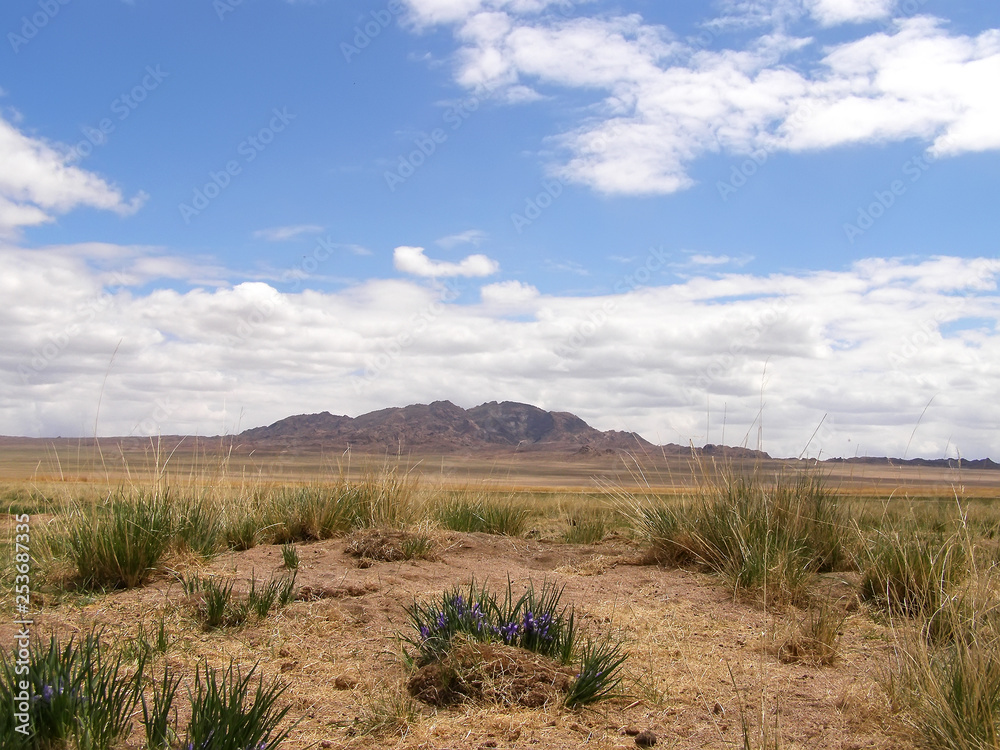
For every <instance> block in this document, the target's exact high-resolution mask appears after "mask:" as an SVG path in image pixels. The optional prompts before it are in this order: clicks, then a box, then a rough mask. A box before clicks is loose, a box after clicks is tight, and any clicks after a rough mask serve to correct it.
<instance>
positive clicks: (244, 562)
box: [0, 533, 913, 750]
mask: <svg viewBox="0 0 1000 750" xmlns="http://www.w3.org/2000/svg"><path fill="white" fill-rule="evenodd" d="M351 541H352V540H351V539H350V538H347V539H336V540H330V541H324V542H317V543H311V544H301V545H298V550H299V555H300V557H301V564H300V567H299V572H298V578H297V583H296V586H297V588H298V589H299V592H300V597H301V600H299V601H296V602H294V603H293V604H291V605H289V606H288V607H286V608H284V609H283V610H280V611H277V612H272V613H271V614H270V615H269V616H268V618H267V619H266V620H264V621H263V622H261V623H259V624H255V625H250V626H246V627H242V628H226V629H219V630H213V631H205V630H203V629H202V628H201V627H200V625H199V624H198V623H197V622H196V620H195V619H194V618H193V616H192V609H191V603H190V601H188V600H186V598H185V595H184V592H183V590H182V587H181V584H180V583H179V582H178V580H176V579H174V578H171V577H169V576H166V577H161V578H160V579H158V580H155V581H153V582H152V583H151V584H150V585H148V586H146V587H144V588H141V589H135V590H131V591H123V592H115V593H110V594H104V595H95V596H90V597H86V598H84V597H79V596H70V597H67V598H66V599H65V600H63V601H61V602H57V601H55V600H50V601H48V602H45V603H44V606H43V608H42V611H41V613H40V614H39V615H38V616H37V617H36V624H35V626H34V632H35V633H36V634H37V635H43V636H44V635H45V634H47V633H49V632H58V633H60V634H62V635H63V636H66V635H68V634H70V633H84V632H88V631H89V629H90V628H91V627H92V626H94V625H97V626H99V627H102V628H104V634H105V635H104V637H105V638H106V639H107V640H108V641H112V642H118V643H125V642H126V640H127V639H128V638H130V637H132V636H134V635H135V633H136V632H137V629H138V626H139V623H142V625H143V627H144V628H145V629H146V631H147V632H151V631H153V630H155V628H156V625H157V624H158V623H159V621H160V619H161V618H162V619H164V620H165V622H166V623H167V627H168V630H169V633H170V645H169V648H168V650H167V652H166V656H165V657H159V659H160V660H161V661H162V660H163V659H164V658H165V659H166V661H167V663H168V664H170V665H171V666H172V667H174V668H177V669H180V670H181V671H182V672H183V673H184V674H186V675H193V673H194V665H195V664H196V663H197V661H198V660H199V659H200V658H202V657H208V659H209V660H210V662H211V663H212V664H213V665H215V666H225V665H227V664H228V662H229V658H230V657H233V658H235V659H236V660H237V662H238V663H240V664H242V665H243V667H244V668H245V669H246V668H249V667H250V666H251V665H252V664H254V663H255V662H257V661H258V660H259V661H260V665H261V666H260V668H261V670H262V671H263V673H264V674H265V675H267V676H268V677H271V676H277V677H279V678H280V679H282V680H283V681H285V682H287V684H288V685H289V687H288V690H287V692H286V693H285V694H284V696H283V698H282V699H283V700H285V701H287V702H288V703H290V704H291V706H292V708H291V711H290V713H289V717H291V718H296V719H297V718H301V719H302V720H301V723H299V724H298V726H297V727H296V728H295V730H294V731H293V733H292V735H291V739H290V741H289V742H287V743H286V744H285V745H284V746H285V747H288V748H294V749H295V750H298V749H299V748H306V747H321V748H367V747H373V746H378V747H388V748H400V749H403V748H405V749H407V750H411V749H412V750H417V749H418V748H435V749H437V748H440V749H442V750H443V749H445V748H453V749H455V750H458V749H460V748H461V749H466V748H469V749H471V748H476V749H478V748H512V749H513V748H578V747H592V748H622V747H636V742H635V741H634V735H635V733H636V732H638V731H640V730H649V731H651V732H652V733H654V734H655V736H656V738H657V743H656V747H666V748H724V747H744V742H743V734H742V732H743V726H744V725H746V726H748V727H749V729H750V744H749V745H748V747H752V748H764V747H770V746H773V744H765V742H764V740H763V739H762V734H761V732H762V726H763V727H764V728H765V729H766V730H767V731H768V732H769V733H770V735H771V739H772V740H773V739H778V738H779V737H780V746H781V747H783V748H788V749H793V748H843V749H844V750H858V749H860V748H907V747H912V746H913V745H912V743H911V740H910V739H909V737H908V735H907V734H906V732H905V730H904V729H903V727H902V725H901V722H899V721H898V720H897V719H896V718H894V716H893V713H892V712H891V711H890V707H889V705H888V701H887V698H886V696H885V693H884V691H883V690H882V688H881V687H880V686H879V683H878V676H879V674H880V673H881V672H882V671H883V670H884V669H885V668H886V667H887V666H888V664H889V660H890V652H889V648H890V647H889V642H890V639H889V635H890V634H889V632H888V630H887V628H886V627H883V626H882V625H879V624H877V623H876V622H875V621H874V620H873V618H872V617H871V616H870V614H869V613H868V612H866V610H865V609H864V607H859V606H858V604H857V600H856V598H855V595H854V593H853V592H854V591H855V590H856V586H852V585H850V584H851V583H853V582H852V581H850V580H848V581H844V580H843V576H839V577H838V576H834V577H829V578H826V579H824V581H823V582H822V583H821V586H820V588H821V590H822V592H823V594H824V595H826V596H829V595H832V596H833V598H834V600H836V601H837V602H838V605H837V606H839V607H842V608H843V611H844V613H845V614H846V619H845V620H844V623H843V626H842V633H843V637H842V642H841V647H840V656H839V658H838V659H837V660H836V661H835V662H834V663H833V664H832V665H827V666H819V665H814V664H809V663H784V662H783V661H782V660H781V659H779V658H778V656H777V655H776V653H777V646H779V645H780V643H781V642H782V639H783V637H784V636H786V635H787V634H788V633H789V632H790V630H791V629H794V627H795V625H796V623H797V621H798V620H799V619H800V618H801V617H803V616H805V614H804V613H803V612H799V611H798V610H796V609H794V608H788V609H785V610H782V611H780V612H774V611H765V610H764V609H763V607H762V606H761V605H760V604H759V603H754V602H750V601H734V599H733V597H732V595H731V594H730V593H729V592H727V591H726V590H725V589H724V588H723V587H722V586H721V585H719V583H718V581H717V580H716V579H714V578H712V577H710V576H707V575H704V574H701V573H697V572H692V571H686V570H676V569H665V568H661V567H657V566H654V565H640V564H636V563H637V562H638V561H639V560H640V559H641V554H640V553H641V550H637V549H636V548H635V547H634V546H631V545H630V544H629V543H628V542H627V541H626V540H624V539H618V538H614V537H612V538H609V539H606V540H605V541H603V542H602V543H600V544H598V545H590V546H580V545H567V544H559V543H550V542H541V541H536V540H531V539H524V538H503V537H493V536H488V535H483V534H453V533H441V534H440V535H439V537H438V539H437V552H436V555H435V559H433V560H414V561H407V562H373V563H371V564H370V565H369V563H368V562H364V563H361V565H368V566H367V567H361V566H359V560H358V558H356V557H354V556H352V555H350V554H348V547H349V545H350V544H351ZM281 564H282V557H281V550H280V547H277V546H258V547H256V548H254V549H251V550H249V551H246V552H239V553H226V554H223V555H220V556H219V557H217V558H216V559H215V560H214V561H213V562H212V563H211V564H209V565H207V566H205V567H201V568H194V569H191V568H188V573H189V574H190V573H193V572H199V573H200V574H201V575H203V576H208V575H217V576H220V577H223V578H229V577H235V578H236V580H237V588H240V587H241V586H243V587H245V586H246V585H247V582H248V581H249V579H250V577H251V576H252V575H254V576H256V577H257V579H258V580H260V579H267V578H269V577H270V576H271V575H272V574H278V575H284V570H283V569H282V568H281ZM183 566H184V565H183V561H175V567H178V568H181V567H183ZM508 577H509V578H510V580H511V581H512V582H513V585H514V588H515V590H516V591H517V590H523V588H524V586H526V585H527V584H528V583H529V582H531V583H533V584H534V585H535V587H536V588H539V587H541V585H542V583H543V582H551V583H554V584H557V585H558V586H564V587H565V591H564V593H563V599H562V603H564V604H569V605H572V606H573V607H574V609H575V613H576V617H577V621H578V623H579V625H580V627H581V629H582V630H583V632H586V633H591V634H599V633H604V632H612V633H617V634H621V635H624V636H625V637H626V638H627V644H628V651H629V654H630V656H629V660H628V662H627V663H626V670H627V676H626V680H625V683H624V685H623V688H624V690H625V692H626V693H627V695H625V696H624V697H621V698H615V699H612V700H607V701H603V702H600V703H597V704H594V705H592V706H591V707H590V708H586V709H578V710H569V709H566V708H564V707H562V706H561V705H558V704H557V703H552V704H549V705H546V706H543V707H541V708H535V709H524V708H518V707H512V706H504V705H496V704H479V705H460V706H457V707H449V708H432V707H430V706H426V705H423V704H420V703H417V704H416V706H417V714H416V715H415V716H412V717H411V718H410V720H409V721H407V722H405V723H404V724H403V725H401V726H399V727H397V728H395V729H390V730H388V731H385V732H382V733H378V734H364V733H361V732H360V731H359V730H361V729H363V727H364V726H365V723H366V721H367V722H368V723H371V720H372V719H373V718H383V719H391V718H392V717H393V716H394V715H395V714H396V713H399V711H398V710H397V709H396V707H398V706H400V705H405V700H404V696H405V695H406V694H405V687H404V686H405V683H406V679H407V672H406V669H405V667H404V663H403V660H402V659H401V649H402V646H401V644H400V642H399V640H398V635H399V634H400V633H406V632H407V628H408V625H407V622H406V613H405V609H404V607H405V606H406V605H408V604H411V603H412V602H413V601H414V599H415V598H416V599H421V600H424V599H426V600H432V599H439V597H440V595H441V592H442V591H444V590H447V589H450V588H452V587H455V586H467V585H468V584H469V582H470V580H471V579H473V578H475V580H476V582H477V583H484V582H485V583H488V584H489V586H490V588H491V589H493V590H495V591H498V592H500V591H503V590H504V587H505V586H506V585H507V579H508ZM12 638H13V628H12V626H11V625H9V624H7V623H2V624H0V642H2V643H12ZM159 668H160V667H158V666H156V667H155V669H159ZM154 673H155V672H154ZM181 694H182V695H183V689H182V691H181ZM136 739H138V738H136Z"/></svg>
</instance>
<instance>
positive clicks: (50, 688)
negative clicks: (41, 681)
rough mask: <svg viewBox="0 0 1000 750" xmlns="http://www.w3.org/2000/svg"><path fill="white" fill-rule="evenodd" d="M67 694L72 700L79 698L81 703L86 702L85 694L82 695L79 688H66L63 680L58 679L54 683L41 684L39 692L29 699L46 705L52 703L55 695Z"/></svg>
mask: <svg viewBox="0 0 1000 750" xmlns="http://www.w3.org/2000/svg"><path fill="white" fill-rule="evenodd" d="M62 695H68V696H69V697H70V698H72V699H74V700H79V701H80V702H81V703H84V704H86V702H87V696H86V695H83V694H82V692H81V691H80V689H79V688H78V689H75V690H72V689H71V690H67V689H66V687H65V683H64V681H63V680H61V679H60V680H59V682H58V683H56V684H55V685H49V684H45V685H42V690H41V693H36V694H35V695H33V696H32V697H31V700H32V701H33V702H34V703H35V704H39V703H41V704H44V705H46V706H50V705H52V699H53V698H55V697H56V696H62Z"/></svg>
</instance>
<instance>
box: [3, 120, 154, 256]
mask: <svg viewBox="0 0 1000 750" xmlns="http://www.w3.org/2000/svg"><path fill="white" fill-rule="evenodd" d="M72 161H73V157H72V156H71V155H70V152H69V151H68V150H66V149H62V150H60V149H59V148H57V147H56V146H53V145H51V144H49V143H47V142H45V141H43V140H41V139H38V138H32V137H30V136H27V135H25V134H24V133H22V132H21V131H20V130H18V129H17V128H16V127H14V126H13V125H12V124H11V123H9V122H8V121H7V120H5V119H4V118H3V116H2V115H0V164H3V169H2V170H0V236H11V235H13V234H15V233H16V232H18V231H19V230H21V229H22V228H24V227H30V226H37V225H39V224H44V223H46V222H50V221H52V220H53V219H54V215H55V214H62V213H66V212H67V211H70V210H72V209H74V208H76V207H78V206H90V207H93V208H100V209H104V210H108V211H114V212H116V213H119V214H121V215H128V214H131V213H134V212H135V211H137V210H138V209H139V208H140V207H141V206H142V204H143V203H144V202H145V200H146V198H147V196H146V194H145V193H141V192H140V193H138V194H137V195H135V196H134V197H133V198H131V199H126V198H125V197H124V196H123V195H122V193H121V190H119V189H118V188H117V187H115V186H114V185H112V184H110V183H108V182H106V181H105V180H104V179H103V178H101V177H99V176H97V175H96V174H94V173H93V172H88V171H86V170H84V169H81V168H79V167H76V166H73V164H72Z"/></svg>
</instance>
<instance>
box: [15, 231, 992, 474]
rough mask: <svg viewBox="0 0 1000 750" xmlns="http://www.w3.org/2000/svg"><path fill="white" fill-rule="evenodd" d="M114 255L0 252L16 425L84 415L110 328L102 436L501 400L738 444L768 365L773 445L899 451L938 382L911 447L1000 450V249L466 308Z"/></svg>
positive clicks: (411, 295)
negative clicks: (133, 270) (159, 275)
mask: <svg viewBox="0 0 1000 750" xmlns="http://www.w3.org/2000/svg"><path fill="white" fill-rule="evenodd" d="M112 251H113V248H109V247H88V248H83V249H81V248H78V249H76V251H75V252H74V251H73V250H72V249H71V248H65V249H64V250H62V251H59V252H47V253H45V254H44V255H43V254H39V253H37V252H31V251H25V250H17V249H12V248H6V249H3V248H0V264H2V267H3V268H4V273H3V274H2V275H0V295H2V298H3V299H5V300H7V301H8V303H7V304H5V305H4V306H3V307H0V426H2V427H0V432H2V433H5V434H26V435H45V436H53V435H59V434H62V435H87V434H90V433H91V432H92V430H93V425H94V419H95V416H96V405H97V399H98V396H99V394H100V393H101V389H102V383H103V382H104V377H105V374H106V373H108V367H109V363H110V361H111V355H112V352H114V351H115V348H116V347H118V354H117V356H116V357H115V359H114V362H113V364H112V366H111V369H110V374H109V375H108V379H107V384H106V386H104V389H105V390H104V397H103V400H102V403H101V414H100V432H101V433H102V434H126V433H129V432H135V433H137V434H148V433H149V432H153V433H155V432H157V431H159V432H162V433H164V434H167V433H178V432H180V433H200V434H203V435H204V434H216V433H218V432H219V431H220V430H222V429H223V427H224V426H225V427H226V428H228V429H233V428H235V427H237V426H239V427H240V428H246V427H251V426H257V425H261V424H268V423H270V422H273V421H275V420H277V419H280V418H282V417H285V416H288V415H289V414H298V413H304V412H316V411H322V410H329V411H331V412H334V413H347V414H358V413H361V412H364V411H368V410H372V409H377V408H383V407H386V406H392V405H405V404H408V403H414V402H427V401H431V400H435V399H440V398H448V399H451V400H453V401H455V402H456V403H460V404H462V405H464V406H472V405H474V404H477V403H482V402H483V401H488V400H493V399H505V398H506V399H512V400H518V401H525V402H529V403H536V404H538V405H540V406H542V407H545V408H550V409H559V410H566V411H572V412H575V413H578V414H579V415H580V416H582V417H583V418H584V419H586V420H588V421H589V422H591V423H592V424H594V425H595V426H597V427H599V428H601V429H612V428H614V429H622V428H628V429H635V430H637V431H639V432H640V433H641V434H643V435H645V436H646V437H647V438H649V439H650V440H654V441H656V442H664V443H665V442H676V443H681V444H686V443H687V442H688V441H689V440H691V441H694V442H695V443H696V444H701V443H703V442H706V441H707V442H715V443H719V442H722V441H723V435H722V418H721V414H722V412H723V411H725V413H726V427H725V441H726V442H728V443H734V442H736V443H738V442H740V441H742V440H743V438H744V436H745V435H747V434H750V435H756V427H755V426H754V425H755V420H756V417H757V412H758V409H759V406H760V390H761V384H762V381H763V382H764V397H765V402H766V404H765V418H764V444H763V447H764V448H765V449H766V450H769V451H770V452H772V453H773V454H775V455H785V456H788V455H791V456H796V455H798V454H799V453H800V452H801V451H802V449H803V447H804V446H805V445H806V443H807V441H808V440H809V437H810V435H811V433H812V431H813V429H815V427H816V425H817V424H819V422H820V420H821V419H822V418H823V415H824V414H828V415H829V416H828V417H827V419H826V421H825V422H824V427H823V428H822V430H821V431H820V434H819V435H817V437H816V439H815V440H814V441H813V443H812V444H811V445H810V448H809V454H810V455H816V453H817V452H818V451H820V450H822V452H823V455H824V456H830V455H853V454H854V453H855V452H856V451H858V452H860V453H861V454H865V453H868V454H873V455H874V454H885V453H888V454H890V455H901V454H902V453H903V451H904V450H906V445H907V442H908V441H909V438H910V433H911V432H912V431H913V428H914V426H915V425H916V423H917V419H918V418H919V417H920V413H921V411H922V410H923V408H924V406H925V405H926V404H927V403H928V401H930V399H931V398H932V397H934V401H933V403H932V405H931V407H930V408H929V409H928V411H927V413H926V414H925V415H924V417H923V420H922V421H921V422H920V426H919V428H918V430H917V433H916V437H915V438H914V441H913V443H912V445H911V446H910V450H909V455H910V456H911V457H912V456H916V455H924V456H931V457H937V456H941V455H944V454H945V453H946V452H949V451H954V450H955V449H956V446H957V449H958V450H960V451H961V454H962V455H963V456H965V457H980V456H986V455H991V456H992V457H993V458H997V457H998V456H1000V442H998V436H997V433H996V430H995V429H994V426H995V425H996V424H997V423H998V422H1000V404H997V402H996V398H995V395H996V393H998V392H1000V329H998V324H1000V297H998V295H997V280H998V278H1000V261H997V260H996V259H972V260H968V259H961V258H954V257H941V258H932V259H929V260H925V261H919V262H909V261H903V260H899V259H878V258H874V259H869V260H866V261H863V262H859V263H857V264H855V265H854V266H852V267H851V268H849V269H847V270H845V271H836V272H835V271H820V272H803V273H799V274H784V275H782V274H776V275H772V276H754V275H750V274H725V275H722V276H719V277H712V278H705V277H695V278H691V279H688V280H685V281H684V282H682V283H676V284H672V285H669V286H662V287H652V286H650V287H645V288H642V289H638V290H634V291H631V292H628V293H625V294H620V295H608V296H601V297H593V296H567V297H552V296H548V295H544V294H540V293H539V292H538V290H537V289H535V288H533V287H531V286H530V285H527V284H524V283H521V282H517V281H503V282H499V283H494V284H488V285H486V286H484V287H483V288H482V289H481V297H482V302H481V303H477V304H471V305H467V304H459V303H458V302H456V301H454V299H453V297H452V296H451V295H450V294H449V292H448V290H447V289H445V288H444V287H443V285H442V287H440V288H439V287H436V286H433V285H428V284H426V283H423V282H421V281H417V280H414V281H409V280H399V279H397V280H380V281H369V282H365V283H362V284H358V285H355V286H351V287H348V288H346V289H343V290H340V291H336V292H318V291H303V292H301V293H295V294H290V293H283V292H281V291H279V290H277V289H275V288H274V287H272V286H270V285H268V284H263V283H259V282H248V283H242V284H237V285H235V286H226V287H221V288H212V289H205V288H199V289H192V290H191V291H188V292H177V291H173V290H169V289H161V290H158V291H154V292H150V293H140V292H139V291H138V290H136V289H135V288H130V287H129V286H128V285H125V286H121V285H120V282H118V281H116V280H115V278H114V276H113V275H112V274H109V273H108V272H107V271H106V270H104V267H105V266H107V265H108V262H109V260H110V259H112V256H113V255H114V253H113V252H112ZM95 254H96V255H98V257H97V258H96V259H95V258H94V257H93V256H94V255H95ZM118 255H119V256H121V257H124V258H130V257H134V256H135V255H136V253H135V251H134V250H130V249H122V250H120V252H119V253H118ZM463 283H469V282H463ZM511 313H515V316H514V317H511ZM963 321H964V322H963ZM958 323H961V324H960V325H957V324H958ZM119 342H121V343H120V346H119ZM765 363H766V367H767V374H766V381H764V380H763V372H764V367H765ZM706 403H709V404H710V408H711V415H710V420H711V428H710V430H711V431H710V432H709V433H708V434H707V435H706V433H705V424H706ZM240 413H242V414H243V416H242V418H241V419H240V418H239V417H238V416H237V415H239V414H240ZM716 415H718V416H716ZM238 420H239V421H238ZM754 442H755V438H752V439H751V440H750V444H751V445H754Z"/></svg>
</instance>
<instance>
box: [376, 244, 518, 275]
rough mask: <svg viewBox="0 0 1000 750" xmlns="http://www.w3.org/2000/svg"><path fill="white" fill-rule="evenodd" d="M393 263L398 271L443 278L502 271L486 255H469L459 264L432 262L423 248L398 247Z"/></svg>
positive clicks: (394, 252) (393, 255)
mask: <svg viewBox="0 0 1000 750" xmlns="http://www.w3.org/2000/svg"><path fill="white" fill-rule="evenodd" d="M392 262H393V265H394V266H395V267H396V270H397V271H402V272H403V273H409V274H413V275H414V276H425V277H428V278H442V277H446V276H490V275H492V274H494V273H496V272H497V271H499V270H500V264H499V263H497V262H496V261H495V260H493V259H492V258H488V257H486V256H485V255H480V254H476V255H469V256H467V257H465V258H463V259H462V260H461V261H459V262H458V263H451V262H448V261H443V260H431V259H430V258H428V257H427V256H426V255H425V254H424V249H423V248H422V247H408V246H406V245H402V246H400V247H397V248H396V249H395V250H394V251H393V254H392Z"/></svg>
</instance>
